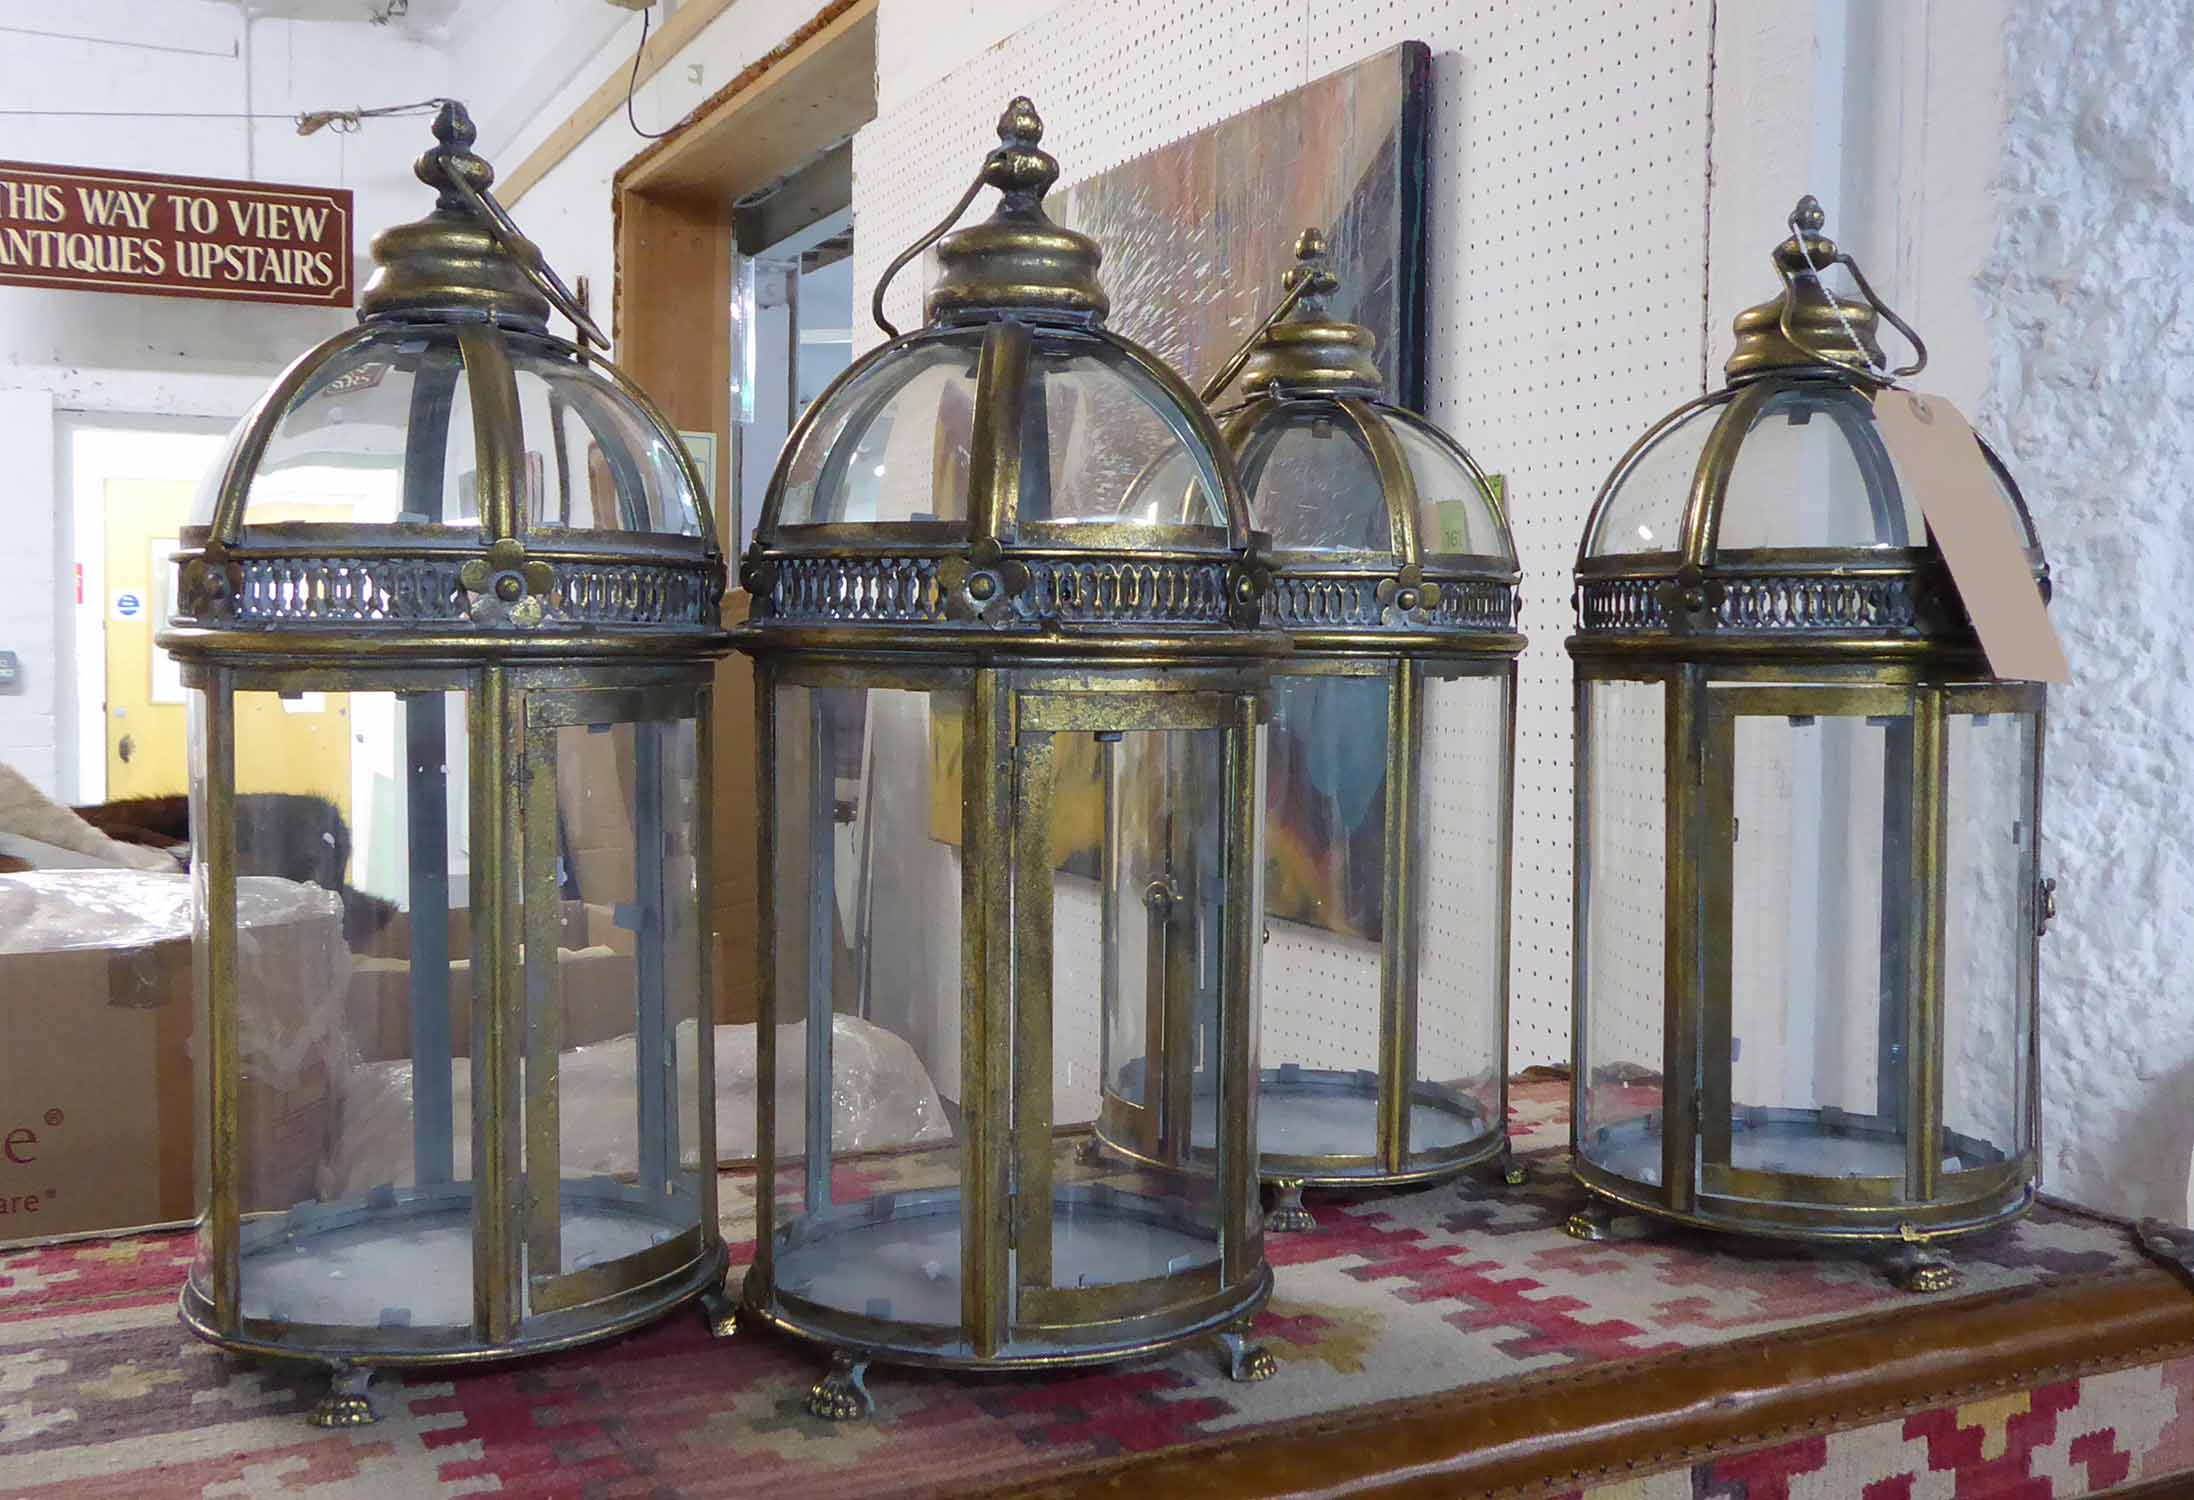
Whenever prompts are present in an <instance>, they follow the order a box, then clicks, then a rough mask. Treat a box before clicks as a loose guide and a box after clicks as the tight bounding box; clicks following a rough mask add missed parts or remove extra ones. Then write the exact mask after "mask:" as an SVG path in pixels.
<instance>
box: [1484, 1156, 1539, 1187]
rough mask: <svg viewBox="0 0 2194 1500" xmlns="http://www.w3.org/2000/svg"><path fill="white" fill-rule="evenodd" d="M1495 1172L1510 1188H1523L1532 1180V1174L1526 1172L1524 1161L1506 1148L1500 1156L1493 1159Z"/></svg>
mask: <svg viewBox="0 0 2194 1500" xmlns="http://www.w3.org/2000/svg"><path fill="white" fill-rule="evenodd" d="M1493 1172H1494V1175H1495V1176H1497V1177H1499V1178H1500V1179H1501V1181H1503V1182H1505V1183H1507V1184H1508V1185H1509V1186H1510V1187H1522V1186H1523V1185H1524V1184H1525V1183H1527V1182H1529V1181H1530V1180H1531V1173H1530V1172H1529V1171H1527V1170H1525V1167H1524V1159H1523V1158H1522V1157H1520V1156H1518V1155H1517V1154H1516V1153H1515V1152H1513V1151H1510V1150H1507V1149H1505V1148H1504V1149H1503V1150H1502V1152H1501V1154H1500V1155H1499V1156H1496V1157H1494V1158H1493Z"/></svg>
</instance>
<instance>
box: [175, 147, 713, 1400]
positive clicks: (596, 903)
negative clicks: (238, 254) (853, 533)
mask: <svg viewBox="0 0 2194 1500" xmlns="http://www.w3.org/2000/svg"><path fill="white" fill-rule="evenodd" d="M434 134H435V137H436V140H437V142H438V144H437V145H436V146H434V147H433V148H432V149H430V150H429V151H427V152H426V153H425V154H424V155H422V156H421V157H420V158H419V161H418V165H417V173H418V176H419V178H420V180H421V181H422V182H424V183H426V185H427V186H429V187H431V188H434V189H437V190H438V192H439V194H440V197H439V202H438V205H437V207H436V208H435V209H434V211H433V212H432V213H431V214H429V215H428V216H427V217H426V218H425V219H423V220H421V221H419V222H417V223H414V224H409V225H405V226H403V227H400V228H395V229H390V230H388V231H386V232H385V233H383V234H382V235H380V236H379V237H378V238H377V239H376V240H375V242H374V247H373V249H374V256H375V259H376V261H377V263H378V270H377V271H376V273H375V275H374V277H373V280H372V281H371V283H370V284H369V285H368V286H367V287H366V289H365V292H364V294H363V296H362V297H361V299H360V309H359V321H358V325H357V327H356V328H354V329H352V330H350V331H349V332H346V333H342V334H338V335H336V336H335V337H333V338H331V339H329V340H328V341H327V342H326V343H324V344H322V345H320V346H319V347H318V348H316V349H314V350H312V351H311V352H310V353H308V354H306V355H305V356H304V357H303V358H301V359H299V360H298V361H297V362H296V363H295V364H294V365H292V366H291V367H290V368H289V370H288V371H287V372H285V373H284V374H283V375H282V377H281V378H280V379H279V380H278V381H277V382H276V383H275V385H274V387H273V388H272V389H271V390H270V391H269V392H268V393H267V395H266V396H265V398H264V399H262V400H261V401H260V403H259V405H258V407H257V408H256V409H255V410H254V411H253V412H252V413H251V415H249V416H248V417H246V418H245V419H244V421H243V422H242V423H241V424H240V425H239V426H238V427H237V429H236V431H235V433H234V434H233V435H232V436H231V438H230V440H229V444H228V448H227V452H226V455H225V457H224V458H222V459H221V460H220V461H219V462H218V463H217V464H216V465H215V467H214V469H213V470H212V471H211V473H210V474H209V475H208V480H207V484H206V487H205V489H204V490H203V491H202V493H201V495H200V497H199V500H198V504H197V508H196V511H195V514H194V515H193V517H192V521H191V524H190V526H189V527H188V529H187V530H185V532H184V533H183V537H182V542H183V545H182V549H181V552H180V555H179V559H178V561H179V566H180V577H179V582H178V588H177V594H176V605H175V613H174V618H173V621H172V625H171V628H169V629H168V630H166V631H164V632H163V633H162V635H161V637H160V641H161V644H162V645H163V646H164V647H166V648H167V650H168V651H170V652H171V653H173V655H174V656H175V657H177V658H178V659H179V660H180V662H181V663H182V671H183V682H184V685H185V689H186V691H187V695H188V702H189V715H190V754H191V800H192V809H191V813H192V815H191V833H192V856H193V866H194V869H193V878H194V881H195V888H196V898H197V924H198V942H197V950H196V958H197V971H198V976H199V991H200V1004H201V1025H200V1030H199V1033H198V1036H199V1039H200V1040H199V1046H200V1047H201V1049H202V1054H201V1056H200V1058H199V1061H200V1062H201V1063H202V1064H203V1066H204V1069H205V1072H206V1074H207V1079H208V1081H207V1085H206V1087H205V1088H204V1089H203V1090H202V1093H203V1099H202V1103H203V1105H204V1106H205V1108H206V1111H207V1115H208V1118H207V1120H206V1121H205V1122H204V1124H203V1128H202V1129H201V1132H200V1138H201V1141H202V1142H203V1143H204V1146H205V1148H206V1150H207V1153H208V1156H209V1158H210V1160H209V1161H208V1162H207V1167H208V1174H207V1175H206V1177H205V1178H204V1179H203V1180H204V1182H205V1184H206V1186H205V1192H206V1195H207V1196H206V1200H205V1212H204V1216H203V1218H202V1220H201V1223H200V1227H199V1240H198V1256H197V1260H196V1262H195V1264H194V1265H193V1267H192V1269H191V1272H190V1277H189V1280H188V1283H187V1285H186V1286H185V1287H184V1290H183V1293H182V1316H183V1320H184V1322H185V1323H186V1324H187V1325H188V1326H189V1327H190V1329H191V1330H192V1331H193V1332H195V1333H197V1334H198V1335H200V1336H201V1337H203V1338H206V1339H209V1340H211V1341H213V1342H214V1343H216V1344H219V1345H221V1346H222V1347H224V1348H227V1349H231V1350H236V1351H239V1352H243V1353H248V1354H256V1355H265V1356H274V1357H278V1358H284V1359H297V1360H310V1361H315V1362H318V1363H321V1364H324V1365H326V1366H328V1367H330V1368H331V1369H332V1370H333V1371H334V1372H335V1377H336V1378H335V1380H334V1383H333V1388H332V1391H331V1394H330V1395H329V1397H328V1398H327V1400H326V1401H324V1402H323V1403H322V1404H321V1406H320V1407H319V1409H318V1410H317V1411H316V1412H315V1413H314V1418H313V1419H314V1421H315V1422H318V1423H320V1424H322V1425H350V1424H355V1423H359V1422H367V1421H371V1420H373V1408H372V1406H371V1403H370V1400H369V1398H368V1394H367V1390H366V1384H367V1381H368V1380H369V1379H370V1377H371V1375H372V1372H373V1371H374V1370H375V1369H376V1368H377V1367H380V1366H384V1365H399V1366H400V1365H440V1364H460V1363H471V1362H477V1361H480V1360H486V1359H497V1358H502V1357H505V1356H510V1355H517V1354H528V1353H534V1352H538V1351H545V1350H552V1349H560V1348H564V1347H566V1346H569V1345H572V1344H575V1343H580V1342H583V1341H586V1340H590V1339H597V1338H602V1337H605V1336H607V1335H610V1334H613V1333H616V1332H618V1331H620V1330H623V1329H626V1328H630V1327H633V1326H635V1325H636V1324H639V1323H641V1322H644V1321H647V1320H650V1319H652V1318H655V1317H656V1316H658V1315H660V1314H661V1313H663V1312H665V1311H666V1310H667V1309H669V1308H671V1307H673V1306H674V1305H676V1304H678V1303H680V1302H682V1301H684V1300H686V1299H689V1298H692V1297H694V1296H695V1295H696V1294H700V1293H703V1292H704V1291H707V1290H709V1289H712V1288H718V1287H720V1284H721V1280H722V1276H723V1271H724V1266H725V1252H724V1246H723V1243H722V1240H721V1237H720V1235H719V1233H718V1229H717V1213H716V1203H715V1182H716V1178H715V1172H714V1165H715V1117H714V1107H713V1101H714V1088H713V1083H712V1073H713V1066H712V1057H713V1049H712V1047H711V1045H710V1042H711V1039H712V1025H711V1023H712V1021H713V1016H712V1014H711V1012H712V1006H711V1005H710V1003H709V1000H708V997H709V996H710V994H711V993H712V986H711V983H710V974H709V951H708V950H709V945H708V942H707V940H706V927H705V921H706V918H705V914H706V913H707V911H708V910H709V906H710V901H709V895H708V886H709V871H708V830H709V806H708V788H707V783H706V780H705V775H706V768H707V766H708V764H709V729H708V725H709V694H710V682H711V676H712V671H713V663H714V659H715V658H716V657H717V656H718V655H720V654H721V652H722V651H723V650H724V649H726V646H727V642H728V637H727V636H726V635H725V633H724V632H723V630H722V627H721V624H720V621H719V606H720V601H721V598H722V594H723V588H724V569H723V563H722V558H721V555H720V553H719V551H718V549H717V546H716V543H715V542H714V540H713V538H712V536H711V532H710V527H709V525H708V522H707V519H706V514H705V509H704V500H703V493H704V492H703V489H702V485H701V481H700V476H699V474H698V473H697V471H696V470H695V468H694V466H693V463H692V461H691V460H690V459H689V458H688V457H687V455H686V452H685V450H684V447H683V446H682V445H681V443H680V441H679V439H678V435H677V433H676V432H675V431H674V430H673V429H672V428H671V427H670V426H669V425H668V424H667V423H666V422H665V421H664V419H663V417H662V416H661V415H660V414H659V413H658V412H657V411H656V410H655V408H654V407H653V406H652V405H651V404H650V403H649V402H648V400H647V398H646V397H645V396H644V395H642V394H641V392H640V391H639V390H638V389H637V388H635V387H634V386H633V385H632V384H631V382H630V381H628V380H626V379H625V377H624V376H623V375H621V374H619V373H618V371H617V370H616V369H615V368H614V367H612V366H611V365H609V364H607V363H605V362H603V361H602V360H601V359H599V358H598V357H590V356H588V355H587V354H586V353H585V352H584V350H583V349H582V348H581V347H580V346H577V345H573V344H570V343H566V342H564V341H563V340H562V339H559V338H555V337H552V336H551V335H550V333H549V329H548V319H549V312H550V307H551V304H552V303H554V304H555V305H556V306H557V307H558V308H559V309H561V310H562V311H564V312H566V313H567V314H570V315H572V316H573V319H574V321H575V322H576V323H577V325H578V326H579V328H580V329H581V331H582V335H583V336H588V337H591V338H592V339H593V340H595V341H600V335H599V334H598V333H595V332H594V331H593V328H592V325H591V324H590V323H588V322H587V321H586V319H585V315H584V313H583V311H581V310H580V309H579V308H578V307H577V306H576V305H575V304H574V303H573V302H572V300H571V299H570V297H569V295H568V294H567V293H566V292H565V291H564V290H563V286H562V283H561V282H560V281H558V280H557V279H556V278H555V276H554V275H553V273H551V272H549V271H548V270H547V268H546V266H545V265H543V264H542V263H541V262H540V260H539V256H538V252H537V251H535V250H534V249H533V247H532V246H531V245H530V244H529V243H528V242H526V241H524V240H523V239H521V238H520V237H519V236H518V235H517V232H516V230H515V229H514V228H513V227H512V226H511V225H510V223H509V220H508V218H507V216H505V215H503V213H502V211H501V209H500V206H499V205H497V204H496V203H495V201H494V200H493V199H492V198H491V197H489V196H488V195H487V189H488V186H489V184H490V182H491V181H492V180H493V172H492V170H491V169H490V168H489V166H488V164H487V163H486V162H484V161H482V160H481V159H480V158H478V157H477V156H475V155H473V154H472V152H471V150H470V147H471V145H472V142H473V139H474V132H473V127H472V123H471V121H470V120H469V119H468V118H467V117H466V116H465V114H464V112H463V110H462V109H461V108H459V107H457V106H456V105H454V104H452V105H445V106H444V107H443V109H442V110H441V112H440V114H439V116H438V117H437V119H436V120H435V122H434ZM308 707H309V708H315V709H318V710H320V717H321V718H323V719H332V720H333V722H334V723H336V724H337V725H339V726H340V729H339V732H336V733H331V734H327V735H325V736H324V737H323V739H322V740H321V741H320V742H319V743H316V744H315V745H314V747H313V750H312V753H311V754H310V755H303V756H301V755H298V754H296V753H294V751H292V752H290V753H286V754H277V753H274V752H273V751H272V748H271V746H272V743H273V736H272V733H271V731H272V728H273V726H274V725H275V724H276V723H277V721H280V720H281V719H282V718H283V716H284V714H285V713H286V712H290V711H292V710H298V709H302V708H308ZM331 710H332V712H330V711H331ZM281 743H283V744H285V745H292V746H294V744H295V740H294V737H284V738H283V739H282V740H281ZM285 877H287V878H286V879H285ZM293 882H296V883H299V884H293ZM305 882H309V883H305ZM299 888H302V889H303V890H304V891H306V892H308V893H309V894H310V895H312V896H313V897H315V898H321V897H324V899H325V900H326V901H329V902H339V904H340V907H341V913H340V921H339V922H328V923H323V924H320V925H319V926H312V925H310V924H305V923H290V924H288V926H287V927H286V928H284V927H278V926H272V925H270V924H269V923H267V922H265V921H256V922H255V921H254V920H253V916H252V914H253V913H254V912H259V911H262V910H264V909H265V908H266V907H267V904H268V902H269V900H270V899H272V896H273V895H274V894H275V893H278V892H280V891H283V890H295V889H299ZM284 945H288V946H290V947H295V948H298V949H300V950H302V951H303V952H304V953H305V954H306V955H307V959H306V960H301V961H300V963H299V964H297V965H292V966H290V967H287V968H284V967H281V966H274V967H270V964H269V961H268V955H269V954H279V953H281V952H282V951H284ZM315 945H317V946H315ZM330 945H332V952H333V955H334V957H333V967H332V969H330V967H329V965H328V963H327V962H326V958H327V949H328V948H329V946H330ZM304 973H310V974H315V975H319V974H332V976H333V980H334V982H333V983H332V984H324V985H321V986H320V987H318V988H313V987H310V986H305V985H298V984H289V983H278V982H274V981H276V980H278V979H280V978H282V977H283V976H284V975H296V974H304ZM346 978H347V980H348V983H347V987H346V984H345V983H344V981H345V979H346ZM384 1023H385V1024H384ZM376 1031H379V1032H381V1033H387V1032H390V1031H393V1032H394V1033H395V1036H394V1038H393V1041H392V1040H391V1038H390V1037H388V1036H387V1035H385V1034H384V1035H380V1036H375V1035H373V1034H371V1033H374V1032H376ZM377 1043H378V1044H382V1045H377ZM582 1043H586V1044H590V1045H587V1046H581V1045H579V1044H582ZM390 1051H393V1052H394V1059H393V1060H392V1059H391V1058H390V1057H389V1055H388V1054H389V1052H390ZM299 1057H306V1058H310V1059H312V1060H313V1065H312V1066H310V1067H305V1066H302V1065H300V1064H299V1063H298V1061H297V1060H298V1058H299ZM292 1160H301V1166H302V1169H303V1170H302V1173H301V1185H299V1186H297V1187H295V1188H293V1189H292V1190H290V1191H288V1192H284V1193H277V1192H276V1191H274V1190H273V1189H272V1188H271V1187H267V1186H264V1184H267V1183H268V1182H270V1181H273V1180H288V1179H287V1178H285V1177H284V1174H281V1173H277V1172H272V1171H270V1170H269V1168H270V1164H273V1163H278V1162H291V1161H292Z"/></svg>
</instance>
